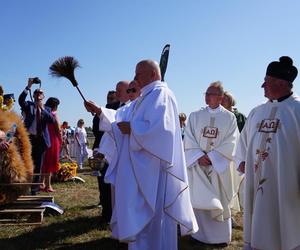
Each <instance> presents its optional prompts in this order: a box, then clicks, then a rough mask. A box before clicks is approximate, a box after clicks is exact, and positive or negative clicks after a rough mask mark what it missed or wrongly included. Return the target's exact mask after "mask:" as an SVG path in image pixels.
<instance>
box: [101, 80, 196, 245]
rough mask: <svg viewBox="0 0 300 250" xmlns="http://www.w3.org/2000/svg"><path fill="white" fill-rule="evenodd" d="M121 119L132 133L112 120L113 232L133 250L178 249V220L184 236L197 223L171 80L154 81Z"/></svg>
mask: <svg viewBox="0 0 300 250" xmlns="http://www.w3.org/2000/svg"><path fill="white" fill-rule="evenodd" d="M118 113H119V112H118ZM104 114H105V112H104ZM116 117H117V116H116ZM104 120H105V118H103V121H104ZM107 120H109V119H107ZM116 120H118V121H121V120H123V121H128V120H129V121H130V125H131V134H130V136H129V135H123V134H121V132H120V130H119V129H118V127H117V125H116V123H117V121H116V122H113V123H111V128H112V132H113V133H112V134H113V137H114V139H115V142H116V146H117V157H116V158H115V162H113V163H112V164H113V167H112V169H110V171H109V172H108V173H106V177H105V178H106V180H107V181H109V182H110V183H111V184H112V185H113V186H114V189H115V206H114V209H113V213H112V219H111V228H112V235H113V237H116V238H118V239H119V240H121V241H127V242H129V245H128V246H129V249H143V250H144V249H146V250H147V249H149V250H150V249H151V250H152V249H157V250H159V249H161V250H164V249H166V250H167V249H170V250H171V249H172V250H173V249H177V224H179V225H180V226H181V232H182V234H183V235H184V234H189V233H194V232H196V231H197V230H198V226H197V222H196V219H195V215H194V213H193V209H192V206H191V202H190V196H189V187H188V183H187V173H186V165H185V158H184V153H183V146H182V140H181V130H180V126H179V119H178V111H177V104H176V101H175V97H174V95H173V93H172V92H171V91H170V90H169V89H168V87H167V85H166V83H163V82H160V81H155V82H153V83H151V84H149V85H147V86H146V87H144V88H143V89H142V93H141V96H140V97H139V98H138V99H137V100H135V101H134V102H133V103H132V104H131V106H130V107H129V108H128V109H127V110H124V112H123V113H122V114H121V113H120V114H119V115H118V118H116ZM100 124H101V122H100ZM107 128H109V125H108V126H107ZM102 129H103V128H102ZM108 170H109V169H108Z"/></svg>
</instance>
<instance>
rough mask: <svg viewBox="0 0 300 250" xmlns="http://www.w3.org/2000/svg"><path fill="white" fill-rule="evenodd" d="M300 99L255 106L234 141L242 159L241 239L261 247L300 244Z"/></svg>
mask: <svg viewBox="0 0 300 250" xmlns="http://www.w3.org/2000/svg"><path fill="white" fill-rule="evenodd" d="M299 138H300V99H299V98H298V97H296V96H290V97H289V98H287V99H285V100H284V101H282V102H267V103H265V104H262V105H260V106H258V107H256V108H254V109H253V110H252V111H251V112H250V114H249V117H248V119H247V122H246V125H245V127H244V129H243V131H242V133H241V136H240V140H239V143H238V146H237V151H236V158H237V159H238V160H239V161H245V162H246V164H245V168H246V172H245V209H244V240H245V242H246V243H248V244H249V243H250V244H251V246H252V247H253V248H256V249H261V250H274V249H281V250H291V249H294V248H296V247H299V246H300V234H299V232H300V216H299V211H300V140H299Z"/></svg>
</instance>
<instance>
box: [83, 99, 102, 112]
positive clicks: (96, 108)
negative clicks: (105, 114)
mask: <svg viewBox="0 0 300 250" xmlns="http://www.w3.org/2000/svg"><path fill="white" fill-rule="evenodd" d="M84 106H85V108H86V110H87V111H88V112H91V113H94V114H97V115H100V114H101V112H102V110H101V108H100V107H99V106H98V105H97V104H96V103H94V102H92V101H85V102H84Z"/></svg>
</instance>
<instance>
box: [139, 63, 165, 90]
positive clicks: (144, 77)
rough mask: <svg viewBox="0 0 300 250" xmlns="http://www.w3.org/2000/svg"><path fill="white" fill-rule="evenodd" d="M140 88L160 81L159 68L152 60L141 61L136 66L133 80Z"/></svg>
mask: <svg viewBox="0 0 300 250" xmlns="http://www.w3.org/2000/svg"><path fill="white" fill-rule="evenodd" d="M134 79H135V80H136V81H137V83H138V85H139V86H140V88H143V87H145V86H146V85H148V84H149V83H152V82H154V81H158V80H159V81H160V80H161V73H160V68H159V65H158V63H157V62H155V61H153V60H143V61H140V62H139V63H138V64H137V65H136V69H135V78H134Z"/></svg>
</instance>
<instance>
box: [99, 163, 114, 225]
mask: <svg viewBox="0 0 300 250" xmlns="http://www.w3.org/2000/svg"><path fill="white" fill-rule="evenodd" d="M107 168H108V164H105V166H104V168H103V169H102V170H101V171H100V173H101V176H99V177H98V187H99V192H100V204H101V206H102V219H103V221H104V222H110V218H111V214H112V207H111V187H110V184H107V183H105V182H104V176H105V173H106V170H107Z"/></svg>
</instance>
